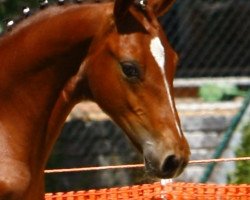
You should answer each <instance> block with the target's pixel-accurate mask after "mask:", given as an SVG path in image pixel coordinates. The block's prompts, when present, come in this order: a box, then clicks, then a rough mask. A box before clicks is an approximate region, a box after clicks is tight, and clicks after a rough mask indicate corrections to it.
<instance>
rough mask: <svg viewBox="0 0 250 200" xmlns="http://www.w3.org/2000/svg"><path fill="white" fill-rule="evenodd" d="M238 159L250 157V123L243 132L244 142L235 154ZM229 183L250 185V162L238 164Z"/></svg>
mask: <svg viewBox="0 0 250 200" xmlns="http://www.w3.org/2000/svg"><path fill="white" fill-rule="evenodd" d="M235 154H236V156H237V157H245V156H249V155H250V123H249V124H248V125H247V126H245V128H244V130H243V132H242V140H241V144H240V146H239V147H238V148H237V150H236V152H235ZM228 181H229V183H235V184H242V183H248V184H249V183H250V160H248V161H240V162H236V168H235V171H234V173H233V174H231V175H229V177H228Z"/></svg>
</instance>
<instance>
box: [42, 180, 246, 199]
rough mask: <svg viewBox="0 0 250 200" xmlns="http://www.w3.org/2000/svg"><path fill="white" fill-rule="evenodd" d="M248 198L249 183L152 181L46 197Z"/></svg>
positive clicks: (47, 197)
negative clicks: (218, 183)
mask: <svg viewBox="0 0 250 200" xmlns="http://www.w3.org/2000/svg"><path fill="white" fill-rule="evenodd" d="M115 199H117V200H160V199H165V200H166V199H167V200H250V185H247V184H242V185H216V184H195V183H170V184H167V185H165V186H162V185H161V183H159V182H157V183H154V184H145V185H137V186H131V187H121V188H111V189H100V190H89V191H78V192H67V193H56V194H46V195H45V200H115Z"/></svg>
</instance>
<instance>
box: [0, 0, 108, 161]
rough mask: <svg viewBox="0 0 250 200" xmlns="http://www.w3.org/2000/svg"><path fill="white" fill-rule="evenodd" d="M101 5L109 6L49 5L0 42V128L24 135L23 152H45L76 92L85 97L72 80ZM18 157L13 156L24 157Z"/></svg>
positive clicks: (96, 24) (102, 12)
mask: <svg viewBox="0 0 250 200" xmlns="http://www.w3.org/2000/svg"><path fill="white" fill-rule="evenodd" d="M105 6H106V8H110V7H111V4H103V5H97V4H95V5H92V4H91V5H70V6H66V7H63V6H62V7H51V8H48V9H46V10H44V11H41V12H40V13H38V14H36V15H35V16H33V17H31V18H30V19H27V20H26V21H24V22H23V23H21V24H20V25H18V26H17V27H16V28H14V30H13V31H11V32H10V33H8V34H7V35H5V36H4V37H3V38H2V39H1V40H0V80H1V82H2V83H1V85H0V105H1V107H0V112H1V116H0V127H4V128H2V130H0V131H2V132H6V134H8V133H11V134H12V135H21V134H22V136H21V137H17V139H16V140H18V141H17V143H18V144H19V145H20V146H25V147H27V151H28V150H30V148H31V147H30V146H37V149H39V147H40V150H44V148H45V147H44V145H46V146H47V147H46V148H48V150H46V152H45V153H44V152H43V154H48V153H47V152H49V149H50V148H51V146H52V144H53V143H54V140H55V138H56V137H57V134H58V132H59V130H60V127H61V126H62V124H63V121H64V119H65V117H66V116H67V114H68V113H69V111H70V110H71V108H72V106H73V105H74V104H75V100H76V99H77V100H78V99H79V98H78V97H77V96H80V95H81V96H83V95H84V94H76V92H75V87H76V84H75V83H74V80H75V79H77V78H76V77H77V74H78V72H79V70H80V68H79V66H80V65H81V62H82V61H83V60H84V58H85V57H86V56H87V53H88V48H89V47H90V45H91V42H92V38H93V37H94V35H95V33H96V32H98V30H99V28H100V24H99V23H102V20H104V18H105V14H106V13H105V10H108V9H106V8H105ZM82 92H84V91H82ZM13 123H14V124H15V126H13ZM20 131H21V133H20ZM34 133H36V134H34ZM19 138H20V139H19ZM37 151H38V150H37ZM37 151H33V152H34V154H40V152H37ZM14 153H15V152H14ZM22 156H23V155H19V157H18V155H17V159H20V160H24V159H28V158H23V157H22ZM46 156H47V155H45V157H46ZM43 157H44V155H43ZM29 159H30V158H29ZM38 159H39V158H38ZM40 159H44V158H40ZM38 163H39V162H38Z"/></svg>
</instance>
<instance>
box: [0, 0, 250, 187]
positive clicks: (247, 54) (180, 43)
mask: <svg viewBox="0 0 250 200" xmlns="http://www.w3.org/2000/svg"><path fill="white" fill-rule="evenodd" d="M49 2H51V3H53V2H55V1H49ZM25 6H29V7H31V8H32V10H33V12H39V11H38V7H39V3H38V1H35V0H26V1H25V0H0V20H1V23H0V33H3V32H4V31H5V30H6V27H5V24H6V23H7V22H8V20H10V19H14V20H16V19H18V18H19V17H20V15H21V11H22V8H23V7H25ZM159 20H160V21H161V24H162V26H163V28H164V30H165V32H166V34H167V36H168V38H169V40H170V42H171V44H172V46H173V47H174V49H175V50H176V51H177V52H178V54H179V57H180V62H179V66H178V70H177V73H176V79H175V81H174V85H175V99H176V103H177V109H178V111H179V115H180V118H181V122H182V127H183V130H184V132H185V135H186V137H187V139H188V141H189V143H190V147H191V152H192V156H191V159H192V160H197V159H209V158H218V157H240V156H250V145H249V144H250V106H249V101H250V93H249V91H250V1H249V0H176V3H175V4H174V6H173V8H172V9H171V10H170V12H169V13H168V14H167V15H165V16H163V17H161V18H160V19H159ZM141 162H142V158H141V156H140V155H139V154H138V153H137V152H136V150H135V149H134V148H133V147H132V145H131V144H130V142H129V141H128V140H127V138H126V137H125V135H124V134H123V133H122V131H121V130H120V129H119V128H118V127H117V126H116V125H115V124H114V123H113V122H112V121H111V120H110V119H109V118H108V117H107V116H106V115H105V114H104V113H103V112H102V111H101V110H100V109H99V108H98V106H97V105H95V104H94V103H91V102H83V103H81V104H78V105H77V106H76V107H75V108H74V109H73V111H72V112H71V114H70V115H69V117H68V119H67V122H66V123H65V126H64V129H63V131H62V133H61V136H60V137H59V139H58V141H57V143H56V145H55V148H54V150H53V153H52V155H51V158H50V160H49V162H48V166H47V168H48V169H54V168H71V167H83V166H86V167H87V166H106V165H119V164H131V163H141ZM152 181H155V180H152V178H150V177H148V176H147V175H146V174H145V173H144V171H143V169H136V170H135V169H133V170H125V169H123V170H105V171H98V172H84V173H68V174H48V175H46V190H47V192H53V191H69V190H79V189H92V188H104V187H114V186H122V185H132V184H140V183H149V182H152ZM175 181H185V182H213V183H250V161H245V162H237V163H222V164H216V165H212V164H210V165H189V166H188V167H187V169H186V170H185V172H184V173H183V174H182V175H181V176H180V177H179V178H177V179H176V180H175Z"/></svg>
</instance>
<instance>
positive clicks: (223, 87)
mask: <svg viewBox="0 0 250 200" xmlns="http://www.w3.org/2000/svg"><path fill="white" fill-rule="evenodd" d="M241 95H244V94H243V93H242V92H241V91H240V90H239V89H238V88H237V86H235V85H232V84H227V83H220V84H212V83H211V84H210V83H209V84H204V85H202V86H201V87H200V88H199V96H200V97H201V98H202V99H203V100H204V101H209V102H213V101H222V100H230V99H233V98H234V97H235V96H241Z"/></svg>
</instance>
